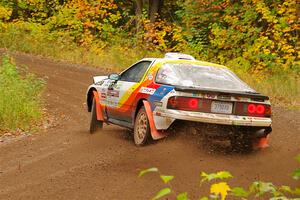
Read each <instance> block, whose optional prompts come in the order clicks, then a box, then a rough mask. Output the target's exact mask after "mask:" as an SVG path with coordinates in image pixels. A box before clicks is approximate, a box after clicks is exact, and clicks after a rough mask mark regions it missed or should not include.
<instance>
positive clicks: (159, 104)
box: [154, 100, 162, 107]
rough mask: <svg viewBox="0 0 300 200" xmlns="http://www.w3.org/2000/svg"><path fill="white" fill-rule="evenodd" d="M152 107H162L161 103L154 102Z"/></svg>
mask: <svg viewBox="0 0 300 200" xmlns="http://www.w3.org/2000/svg"><path fill="white" fill-rule="evenodd" d="M154 105H155V106H158V107H162V102H161V101H156V100H155V101H154Z"/></svg>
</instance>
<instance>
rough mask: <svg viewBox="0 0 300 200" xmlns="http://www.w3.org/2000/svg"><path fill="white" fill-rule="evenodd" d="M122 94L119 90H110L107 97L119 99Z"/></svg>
mask: <svg viewBox="0 0 300 200" xmlns="http://www.w3.org/2000/svg"><path fill="white" fill-rule="evenodd" d="M119 94H120V92H119V91H117V90H108V91H107V96H111V97H119Z"/></svg>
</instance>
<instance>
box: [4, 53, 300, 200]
mask: <svg viewBox="0 0 300 200" xmlns="http://www.w3.org/2000/svg"><path fill="white" fill-rule="evenodd" d="M15 59H16V61H17V63H18V64H19V65H21V66H23V65H26V66H27V67H28V68H29V70H30V71H31V72H34V73H36V74H37V75H38V76H39V77H43V78H45V79H46V80H47V83H48V84H47V89H46V91H45V95H44V96H45V101H46V105H47V109H48V110H49V111H50V112H51V114H53V115H55V116H60V117H59V118H60V119H61V121H60V122H59V125H58V126H56V127H53V128H50V129H48V130H47V131H46V132H45V133H42V134H38V135H33V136H30V137H22V138H20V139H18V140H13V141H4V142H1V143H0V199H86V200H87V199H106V200H107V199H150V198H151V197H152V196H153V195H154V194H155V193H156V192H157V191H158V190H159V189H160V188H161V187H162V184H161V181H160V180H159V179H158V178H157V177H156V176H154V175H151V174H149V175H147V176H145V177H144V178H138V177H137V174H138V172H139V170H141V169H145V168H148V167H152V166H156V167H158V168H159V169H160V170H161V171H162V172H165V173H166V174H172V175H175V176H176V178H175V180H174V184H173V186H174V187H175V188H176V189H177V191H178V192H183V191H188V192H189V193H190V194H191V195H190V197H191V198H192V199H196V197H197V196H199V195H200V194H208V192H209V191H208V190H205V191H204V190H203V189H202V190H201V191H200V190H199V187H198V185H199V173H200V171H207V172H215V171H218V170H229V171H230V172H232V174H233V175H234V176H235V177H236V178H234V179H233V180H232V181H230V183H231V184H232V185H242V186H246V185H248V184H249V183H251V182H252V181H255V180H264V181H272V182H273V183H275V184H287V185H290V186H296V185H297V182H296V181H294V180H292V178H291V177H290V176H289V174H290V173H291V172H292V171H293V170H294V169H295V168H296V167H297V162H296V161H295V160H294V157H295V156H296V155H297V154H298V153H300V124H299V123H300V120H299V119H300V113H299V112H296V111H286V110H283V109H278V108H277V109H275V110H274V117H273V120H274V126H273V133H272V140H271V147H270V148H268V149H265V150H262V151H258V152H253V153H250V154H236V153H231V152H230V151H229V150H228V149H226V148H225V147H224V148H220V147H218V145H215V146H214V147H209V145H207V144H205V143H203V142H201V139H200V138H199V137H198V136H197V135H193V134H186V133H183V132H182V133H177V134H176V135H174V136H170V137H168V138H167V139H164V140H161V141H158V142H155V143H153V144H151V145H148V146H146V147H142V148H139V147H136V146H135V145H134V143H133V140H132V138H131V136H130V134H129V133H128V131H127V130H126V129H122V128H119V127H117V126H112V125H111V126H105V127H104V130H103V131H101V132H98V133H96V134H93V135H90V134H89V133H88V119H89V115H88V113H87V112H86V105H85V90H86V88H87V86H88V85H89V84H90V83H91V80H92V79H91V78H92V76H93V75H96V74H97V75H101V74H103V73H105V72H103V71H101V70H100V69H98V70H97V69H92V68H88V67H80V66H74V65H69V64H66V63H57V62H53V61H51V60H49V59H44V58H39V57H36V56H29V55H25V54H17V55H15ZM298 184H299V182H298ZM206 189H207V188H206Z"/></svg>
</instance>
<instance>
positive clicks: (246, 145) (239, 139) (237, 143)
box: [230, 133, 253, 152]
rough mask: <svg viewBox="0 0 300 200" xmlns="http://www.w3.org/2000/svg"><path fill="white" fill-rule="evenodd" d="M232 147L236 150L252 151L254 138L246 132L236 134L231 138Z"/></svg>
mask: <svg viewBox="0 0 300 200" xmlns="http://www.w3.org/2000/svg"><path fill="white" fill-rule="evenodd" d="M230 142H231V147H232V149H233V151H235V152H250V151H252V150H253V139H252V138H251V137H250V136H249V135H248V134H245V133H238V134H235V135H234V136H233V137H232V138H231V139H230Z"/></svg>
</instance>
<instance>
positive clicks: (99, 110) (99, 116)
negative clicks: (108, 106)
mask: <svg viewBox="0 0 300 200" xmlns="http://www.w3.org/2000/svg"><path fill="white" fill-rule="evenodd" d="M93 94H94V98H95V101H96V114H97V120H99V121H104V116H103V112H102V107H101V104H100V99H99V95H98V92H96V91H93Z"/></svg>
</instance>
